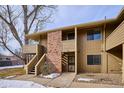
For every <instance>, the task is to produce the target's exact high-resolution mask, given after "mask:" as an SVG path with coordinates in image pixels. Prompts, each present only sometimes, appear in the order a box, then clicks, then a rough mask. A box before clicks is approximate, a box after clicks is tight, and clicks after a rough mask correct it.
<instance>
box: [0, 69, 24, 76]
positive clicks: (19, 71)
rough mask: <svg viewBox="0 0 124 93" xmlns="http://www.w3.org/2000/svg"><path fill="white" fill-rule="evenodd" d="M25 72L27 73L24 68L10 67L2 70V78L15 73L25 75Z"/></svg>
mask: <svg viewBox="0 0 124 93" xmlns="http://www.w3.org/2000/svg"><path fill="white" fill-rule="evenodd" d="M24 74H25V70H24V68H10V69H3V70H0V77H1V78H4V77H7V76H13V75H24Z"/></svg>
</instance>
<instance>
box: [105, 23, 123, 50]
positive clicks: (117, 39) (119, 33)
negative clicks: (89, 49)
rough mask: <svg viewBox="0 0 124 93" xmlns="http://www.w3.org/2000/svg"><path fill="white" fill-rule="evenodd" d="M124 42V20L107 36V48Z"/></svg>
mask: <svg viewBox="0 0 124 93" xmlns="http://www.w3.org/2000/svg"><path fill="white" fill-rule="evenodd" d="M122 43H124V21H123V22H122V23H121V24H120V25H119V26H118V27H117V28H116V29H115V30H114V31H113V32H112V33H111V34H110V35H109V36H108V37H107V38H106V50H110V49H112V48H114V47H116V46H118V45H121V44H122Z"/></svg>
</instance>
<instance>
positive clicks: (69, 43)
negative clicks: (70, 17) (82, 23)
mask: <svg viewBox="0 0 124 93" xmlns="http://www.w3.org/2000/svg"><path fill="white" fill-rule="evenodd" d="M74 51H75V39H73V40H64V41H62V52H74Z"/></svg>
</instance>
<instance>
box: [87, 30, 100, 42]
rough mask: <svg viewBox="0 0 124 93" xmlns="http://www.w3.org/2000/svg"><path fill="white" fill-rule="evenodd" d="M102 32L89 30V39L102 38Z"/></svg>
mask: <svg viewBox="0 0 124 93" xmlns="http://www.w3.org/2000/svg"><path fill="white" fill-rule="evenodd" d="M100 39H101V32H100V31H97V30H96V31H89V32H87V40H100Z"/></svg>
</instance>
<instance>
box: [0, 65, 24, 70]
mask: <svg viewBox="0 0 124 93" xmlns="http://www.w3.org/2000/svg"><path fill="white" fill-rule="evenodd" d="M22 67H24V65H15V66H5V67H0V69H8V68H22Z"/></svg>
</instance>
